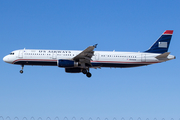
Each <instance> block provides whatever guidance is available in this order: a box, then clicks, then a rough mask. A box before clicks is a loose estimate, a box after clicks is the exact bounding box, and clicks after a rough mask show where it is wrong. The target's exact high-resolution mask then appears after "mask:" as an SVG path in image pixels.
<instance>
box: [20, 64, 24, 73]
mask: <svg viewBox="0 0 180 120" xmlns="http://www.w3.org/2000/svg"><path fill="white" fill-rule="evenodd" d="M23 68H24V65H21V70H20V73H21V74H22V73H23Z"/></svg>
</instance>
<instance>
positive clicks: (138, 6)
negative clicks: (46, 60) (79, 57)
mask: <svg viewBox="0 0 180 120" xmlns="http://www.w3.org/2000/svg"><path fill="white" fill-rule="evenodd" d="M179 5H180V1H178V0H174V1H169V0H156V1H150V0H149V1H147V0H146V1H145V0H136V1H134V0H113V1H110V0H98V1H97V0H91V1H85V0H78V1H63V0H54V1H44V0H39V1H37V0H26V1H25V0H18V1H17V0H16V1H13V0H9V1H7V0H6V1H2V0H1V1H0V18H1V19H0V42H1V44H0V48H1V52H0V56H1V61H0V66H1V69H0V75H1V79H0V116H1V115H2V116H10V117H12V118H13V117H15V116H18V117H20V118H22V117H24V116H26V117H28V118H30V117H31V116H34V117H35V118H37V117H39V116H40V117H44V118H45V117H48V116H49V117H51V118H55V117H56V116H58V117H60V118H63V117H65V116H67V117H68V118H72V117H73V116H75V117H76V118H77V119H79V118H80V117H84V119H88V118H89V117H92V118H93V119H95V118H97V117H100V118H101V119H104V118H106V117H107V118H108V119H113V117H116V118H117V119H120V118H121V117H124V118H125V119H128V118H130V117H133V118H134V119H137V118H138V117H141V118H142V119H146V118H150V119H153V118H155V117H156V118H157V119H161V118H166V119H170V118H174V119H178V118H180V114H179V111H180V107H179V106H180V102H179V101H180V94H179V92H180V87H179V85H180V79H179V77H180V74H179V70H180V69H179V67H180V66H179V44H180V42H179V39H180V37H179V33H180V30H179V28H180V24H179V21H180V12H179V11H180V7H179ZM168 29H170V30H174V34H173V37H172V42H171V45H170V48H169V51H170V52H171V54H172V55H175V56H176V57H177V59H175V60H172V61H168V62H165V63H160V64H155V65H151V66H147V67H139V68H128V69H114V68H112V69H110V68H102V69H97V70H96V69H91V73H92V74H93V76H92V78H90V79H89V78H87V77H86V76H84V75H83V74H68V73H65V71H64V69H62V68H58V67H45V66H44V67H42V66H25V68H24V73H23V74H20V73H19V70H20V69H21V67H20V66H18V65H11V64H7V63H5V62H4V61H3V60H2V58H3V57H4V56H5V55H7V54H9V53H10V52H11V51H13V50H17V49H23V48H27V49H56V50H58V49H62V50H71V49H72V50H83V49H85V48H86V47H88V46H90V45H93V44H96V43H97V44H98V47H97V48H96V50H99V51H104V50H107V51H112V50H116V51H134V52H137V51H144V50H147V49H148V48H149V47H150V46H151V45H152V44H153V43H154V42H155V40H156V39H157V38H158V37H159V36H160V35H161V34H162V33H163V32H164V31H165V30H168Z"/></svg>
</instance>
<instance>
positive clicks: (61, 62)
mask: <svg viewBox="0 0 180 120" xmlns="http://www.w3.org/2000/svg"><path fill="white" fill-rule="evenodd" d="M57 65H58V67H78V62H75V61H73V60H64V59H59V60H58V64H57Z"/></svg>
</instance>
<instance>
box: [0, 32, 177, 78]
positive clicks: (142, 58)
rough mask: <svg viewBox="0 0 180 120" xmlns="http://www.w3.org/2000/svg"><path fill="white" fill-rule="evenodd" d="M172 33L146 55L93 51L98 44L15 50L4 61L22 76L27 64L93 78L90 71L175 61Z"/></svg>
mask: <svg viewBox="0 0 180 120" xmlns="http://www.w3.org/2000/svg"><path fill="white" fill-rule="evenodd" d="M172 34H173V30H166V31H165V32H164V33H163V34H162V35H161V36H160V37H159V39H158V40H157V41H156V42H155V43H154V44H153V45H152V46H151V47H150V48H149V49H148V50H146V51H144V52H117V51H94V49H95V48H96V47H97V44H95V45H93V46H89V47H87V48H86V49H85V50H83V51H79V50H78V51H77V50H42V49H25V48H24V49H21V50H15V51H12V52H11V53H10V54H9V55H6V56H5V57H4V58H3V61H5V62H6V63H10V64H16V65H21V66H22V68H21V70H20V73H23V68H24V65H40V66H58V67H60V68H65V72H67V73H81V72H82V73H83V74H85V75H86V76H87V77H88V78H90V77H91V76H92V74H91V73H90V72H89V71H90V70H89V69H90V68H95V69H97V68H101V67H110V68H112V67H113V68H129V67H138V66H147V65H151V64H155V63H161V62H165V61H168V60H172V59H175V58H176V57H175V56H173V55H170V52H168V48H169V45H170V41H171V37H172Z"/></svg>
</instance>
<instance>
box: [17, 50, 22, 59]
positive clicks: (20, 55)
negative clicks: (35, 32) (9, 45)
mask: <svg viewBox="0 0 180 120" xmlns="http://www.w3.org/2000/svg"><path fill="white" fill-rule="evenodd" d="M18 57H19V58H23V50H19V55H18Z"/></svg>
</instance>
